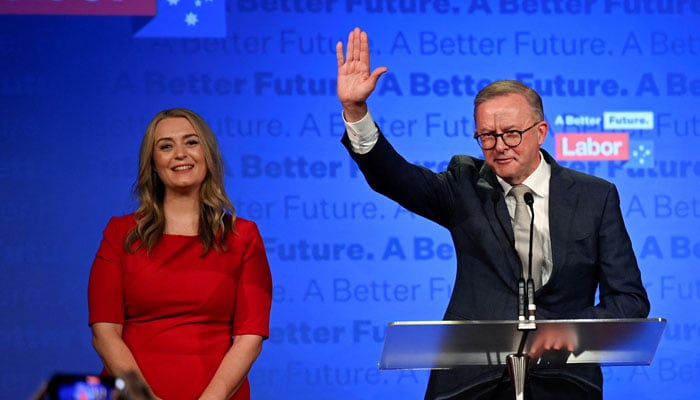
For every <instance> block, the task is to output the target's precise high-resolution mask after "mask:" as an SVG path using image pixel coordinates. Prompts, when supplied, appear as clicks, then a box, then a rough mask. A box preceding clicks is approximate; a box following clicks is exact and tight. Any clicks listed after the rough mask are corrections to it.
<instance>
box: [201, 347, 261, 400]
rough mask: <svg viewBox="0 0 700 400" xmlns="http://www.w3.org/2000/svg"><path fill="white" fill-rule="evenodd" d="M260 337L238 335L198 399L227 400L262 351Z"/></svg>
mask: <svg viewBox="0 0 700 400" xmlns="http://www.w3.org/2000/svg"><path fill="white" fill-rule="evenodd" d="M262 342H263V338H262V336H258V335H239V336H234V337H233V345H232V346H231V348H230V349H229V351H228V352H227V353H226V355H225V356H224V359H223V360H222V361H221V364H219V368H218V369H217V370H216V373H215V374H214V377H213V378H212V380H211V382H209V385H208V386H207V388H206V389H205V390H204V392H203V393H202V395H201V396H200V397H199V399H200V400H227V399H230V398H231V396H233V394H234V393H236V391H237V390H238V388H239V387H240V386H241V384H242V383H243V381H244V379H245V377H246V375H248V371H250V367H251V366H252V365H253V362H255V360H256V359H257V358H258V356H259V355H260V352H261V351H262Z"/></svg>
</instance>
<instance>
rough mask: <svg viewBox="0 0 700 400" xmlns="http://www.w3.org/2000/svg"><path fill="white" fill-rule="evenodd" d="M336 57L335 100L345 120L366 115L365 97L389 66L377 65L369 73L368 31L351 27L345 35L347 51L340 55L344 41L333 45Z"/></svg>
mask: <svg viewBox="0 0 700 400" xmlns="http://www.w3.org/2000/svg"><path fill="white" fill-rule="evenodd" d="M335 54H336V58H337V59H338V99H339V100H340V103H341V104H342V105H343V114H344V116H345V119H346V120H347V121H348V122H355V121H358V120H360V119H362V117H364V116H365V114H367V103H366V101H367V98H368V97H369V95H370V94H371V93H372V91H374V88H375V87H376V86H377V80H379V77H380V76H382V74H384V73H385V72H386V71H387V70H388V68H386V67H378V68H376V69H375V70H374V71H372V72H371V73H370V66H369V39H368V38H367V32H363V31H362V30H360V28H355V29H353V30H352V31H351V32H350V34H349V35H348V45H347V54H346V56H345V57H343V42H342V41H340V42H338V43H337V44H336V46H335Z"/></svg>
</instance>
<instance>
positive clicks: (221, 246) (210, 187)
mask: <svg viewBox="0 0 700 400" xmlns="http://www.w3.org/2000/svg"><path fill="white" fill-rule="evenodd" d="M166 118H186V119H187V120H188V121H189V122H190V123H191V124H192V126H193V127H194V130H195V133H197V135H199V138H200V145H201V146H202V147H203V150H204V158H205V160H206V163H207V174H206V177H205V178H204V182H202V186H201V188H200V190H199V203H200V207H199V232H198V233H199V238H200V240H201V241H202V245H203V246H204V254H207V253H208V252H209V249H211V248H212V247H214V249H215V250H216V251H221V250H225V249H226V246H225V240H226V236H227V235H228V234H229V233H230V232H231V231H232V230H233V226H234V222H235V218H236V213H235V209H234V207H233V204H232V203H231V200H230V199H229V198H228V196H227V195H226V190H225V188H224V164H223V158H222V157H221V152H220V151H219V145H218V143H217V141H216V136H215V135H214V132H212V130H211V128H210V127H209V125H207V123H206V122H205V121H204V119H202V117H200V116H199V115H197V114H196V113H194V112H193V111H190V110H187V109H184V108H172V109H169V110H163V111H161V112H159V113H158V114H156V115H155V116H154V117H153V119H152V120H151V122H150V123H149V124H148V127H147V128H146V133H145V134H144V136H143V140H142V141H141V151H140V154H139V173H138V177H137V179H136V182H135V183H134V187H133V191H134V194H135V195H136V197H137V198H138V201H139V207H138V209H137V210H136V212H135V216H136V227H134V229H132V230H131V231H130V232H129V234H128V235H127V236H126V239H125V241H124V247H125V249H126V251H127V252H130V253H133V252H135V251H136V250H138V249H140V248H142V247H145V248H146V249H147V250H148V251H150V250H151V249H153V247H154V246H155V245H156V244H157V243H158V241H160V239H161V238H162V237H163V233H164V231H165V213H164V211H163V199H164V197H165V185H164V184H163V182H162V181H161V180H160V177H159V176H158V173H157V172H156V170H155V167H154V165H153V150H154V147H155V130H156V126H157V125H158V123H159V122H160V121H162V120H164V119H166ZM227 214H230V215H231V218H227V217H226V215H227Z"/></svg>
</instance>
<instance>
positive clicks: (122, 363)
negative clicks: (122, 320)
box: [91, 322, 156, 399]
mask: <svg viewBox="0 0 700 400" xmlns="http://www.w3.org/2000/svg"><path fill="white" fill-rule="evenodd" d="M91 328H92V345H93V347H94V348H95V350H96V351H97V354H99V355H100V358H101V359H102V362H103V363H104V365H105V368H106V369H107V371H108V372H109V374H110V375H112V376H118V377H124V376H127V375H128V374H136V375H137V377H138V379H139V380H141V381H143V382H145V381H146V380H145V379H144V378H143V375H142V374H141V370H140V369H139V366H138V364H136V359H135V358H134V356H133V354H131V350H129V348H128V347H127V346H126V343H124V340H123V339H122V329H123V326H122V325H121V324H113V323H109V322H96V323H94V324H92V326H91ZM146 385H147V384H146ZM148 391H149V392H150V387H149V388H148ZM152 398H154V399H156V397H155V396H153V397H152Z"/></svg>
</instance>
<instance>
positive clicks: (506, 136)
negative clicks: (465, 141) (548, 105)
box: [474, 121, 542, 150]
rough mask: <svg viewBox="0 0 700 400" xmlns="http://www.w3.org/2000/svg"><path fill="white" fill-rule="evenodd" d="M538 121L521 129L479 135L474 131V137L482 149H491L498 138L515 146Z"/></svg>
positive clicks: (507, 144) (510, 145)
mask: <svg viewBox="0 0 700 400" xmlns="http://www.w3.org/2000/svg"><path fill="white" fill-rule="evenodd" d="M540 122H542V121H537V122H535V123H534V124H532V125H531V126H530V127H529V128H526V129H523V130H522V131H518V130H515V129H513V130H510V131H506V132H503V133H482V134H481V135H479V134H477V133H476V132H475V133H474V139H476V142H477V143H479V146H481V148H482V149H483V150H491V149H493V148H494V147H496V142H497V141H498V138H501V140H503V143H505V145H506V146H508V147H516V146H518V145H519V144H520V143H521V142H522V141H523V134H524V133H525V132H527V131H529V130H530V129H532V128H534V127H535V126H537V124H539V123H540Z"/></svg>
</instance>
